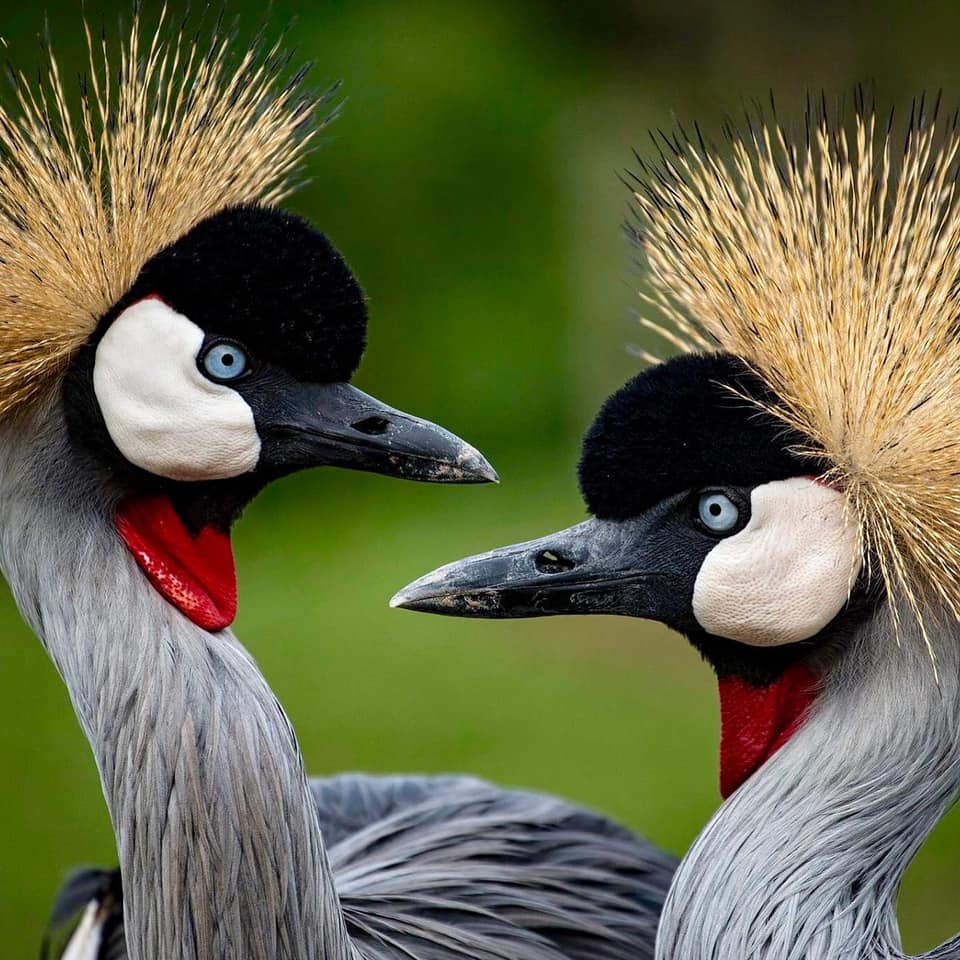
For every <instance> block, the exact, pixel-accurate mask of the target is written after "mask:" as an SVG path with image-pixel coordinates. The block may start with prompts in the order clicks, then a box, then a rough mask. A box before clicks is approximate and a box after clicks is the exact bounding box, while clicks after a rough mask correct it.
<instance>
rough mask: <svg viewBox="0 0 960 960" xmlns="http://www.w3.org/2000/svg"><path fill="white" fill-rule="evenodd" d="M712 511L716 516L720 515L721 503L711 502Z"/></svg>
mask: <svg viewBox="0 0 960 960" xmlns="http://www.w3.org/2000/svg"><path fill="white" fill-rule="evenodd" d="M710 513H712V514H713V516H715V517H719V516H720V504H719V503H711V504H710Z"/></svg>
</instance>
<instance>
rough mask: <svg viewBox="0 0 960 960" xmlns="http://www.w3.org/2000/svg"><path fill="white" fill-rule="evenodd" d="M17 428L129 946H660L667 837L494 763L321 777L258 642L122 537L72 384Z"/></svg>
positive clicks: (43, 584) (1, 542)
mask: <svg viewBox="0 0 960 960" xmlns="http://www.w3.org/2000/svg"><path fill="white" fill-rule="evenodd" d="M0 429H2V431H3V433H2V436H0V443H2V444H3V446H4V450H5V454H6V455H5V457H4V458H3V459H2V462H0V489H2V490H3V493H4V496H3V497H2V498H0V564H2V566H3V570H4V573H5V575H6V576H7V579H8V580H9V582H10V584H11V586H12V589H13V591H14V594H15V597H16V600H17V603H18V605H19V607H20V609H21V611H22V613H23V615H24V617H25V618H26V620H27V621H28V623H29V624H30V625H31V626H32V627H33V629H34V630H35V631H36V632H37V634H38V635H39V636H40V638H41V639H42V641H43V643H44V645H45V647H46V649H47V650H48V652H49V654H50V656H51V658H52V659H53V661H54V663H55V664H56V666H57V669H58V670H59V671H60V673H61V675H62V676H63V678H64V680H65V682H66V684H67V687H68V689H69V691H70V696H71V699H72V701H73V704H74V707H75V709H76V712H77V716H78V718H79V720H80V723H81V725H82V727H83V729H84V731H85V733H86V735H87V737H88V739H89V741H90V744H91V746H92V748H93V752H94V755H95V758H96V761H97V765H98V768H99V771H100V776H101V781H102V784H103V789H104V794H105V797H106V799H107V803H108V807H109V810H110V815H111V819H112V822H113V825H114V830H115V833H116V838H117V847H118V852H119V859H120V865H121V870H122V873H123V880H124V890H123V897H124V911H125V935H126V942H127V944H126V949H127V950H128V951H129V956H130V957H131V958H135V960H146V958H150V960H153V958H163V960H179V958H216V960H226V958H233V957H250V956H255V957H278V958H279V957H282V958H291V960H292V958H304V960H305V958H311V960H314V958H317V957H323V958H325V960H355V958H360V957H362V958H388V957H389V958H400V957H403V958H406V960H411V958H417V960H441V958H456V957H461V958H464V960H466V958H468V957H469V958H473V960H560V958H583V960H586V958H588V957H591V958H611V960H612V958H620V957H622V958H627V957H630V958H636V957H643V956H649V955H651V953H652V944H653V936H654V930H655V927H656V919H657V916H658V915H659V910H660V904H661V902H662V897H663V895H664V893H665V890H666V886H667V883H668V880H669V876H670V874H671V870H672V863H671V861H670V859H669V858H668V857H666V856H665V855H663V854H661V853H659V852H658V851H656V850H655V849H653V848H651V847H649V846H648V845H646V844H645V843H644V842H643V841H641V840H639V839H637V838H635V837H634V836H632V835H631V834H629V833H628V832H626V831H623V830H621V829H619V828H617V827H615V826H613V825H612V824H610V823H609V822H608V821H605V820H604V819H603V818H601V817H599V816H595V815H593V814H590V813H588V812H585V811H582V810H578V809H576V808H574V807H571V806H569V805H567V804H564V803H561V802H559V801H555V800H552V799H550V798H546V797H541V796H538V795H535V794H525V793H515V792H510V791H502V790H498V789H497V788H494V787H491V786H488V785H486V784H483V783H480V782H477V781H471V780H463V779H452V780H449V779H445V780H439V781H437V780H390V779H388V780H376V779H367V778H354V779H343V780H336V781H332V782H320V783H318V784H314V786H313V787H312V789H311V785H310V784H309V782H308V780H307V778H306V776H305V774H304V771H303V765H302V758H301V755H300V752H299V748H298V745H297V742H296V738H295V736H294V733H293V731H292V729H291V727H290V725H289V722H288V720H287V718H286V716H285V715H284V713H283V711H282V709H281V707H280V706H279V704H278V703H277V702H276V699H275V697H274V695H273V694H272V692H271V691H270V689H269V686H268V685H267V683H266V681H265V680H264V678H263V677H262V675H261V674H260V672H259V671H258V669H257V667H256V665H255V663H254V662H253V660H252V659H251V657H250V656H249V655H248V654H247V652H246V651H245V650H244V649H243V647H242V646H240V644H239V643H238V642H237V640H236V639H235V637H234V636H233V634H232V633H231V632H230V631H229V630H223V631H220V632H218V633H209V632H207V631H205V630H203V629H200V628H199V627H196V626H195V625H194V624H192V623H191V622H190V621H189V620H187V619H186V618H185V617H184V616H183V615H182V614H180V613H179V612H178V611H177V610H176V609H174V608H173V607H172V606H171V605H170V604H169V603H167V602H166V601H165V600H164V599H163V597H162V596H161V595H160V594H159V593H158V592H157V591H155V590H154V589H152V588H151V587H150V586H149V584H148V583H147V581H146V579H145V578H144V577H143V574H142V573H141V571H140V570H139V568H138V567H137V564H136V562H135V561H134V559H133V557H132V556H131V555H130V553H129V552H128V551H127V550H126V549H125V548H124V546H123V545H122V543H121V542H120V540H119V538H118V536H117V534H116V532H115V530H114V528H113V526H112V522H111V517H112V512H113V509H114V507H115V499H116V496H117V495H118V493H117V491H115V490H113V489H112V487H111V478H110V475H109V473H107V472H105V471H103V470H102V468H100V467H99V466H98V465H97V464H96V463H95V462H94V461H92V460H90V459H88V458H86V457H84V456H83V455H81V454H78V453H77V451H76V450H75V448H74V447H72V446H71V445H70V444H69V443H68V442H67V439H66V433H65V430H64V425H63V422H62V412H61V408H60V406H59V404H58V403H56V402H50V403H47V404H44V405H42V406H41V407H38V408H37V409H35V410H34V411H32V412H31V414H30V415H29V419H28V418H27V416H26V415H24V416H22V417H19V418H16V419H14V420H11V421H9V422H8V423H7V424H5V425H4V426H3V427H2V428H0ZM318 805H319V808H321V810H322V811H323V812H318ZM360 811H365V812H360ZM345 813H346V814H347V817H346V818H345V817H344V814H345ZM349 818H352V820H350V819H349ZM325 820H326V822H327V826H328V829H329V830H330V831H331V833H332V834H333V835H334V836H335V837H336V839H337V842H336V843H335V844H333V845H332V846H331V848H330V849H329V851H328V850H326V849H325V848H324V845H323V841H322V839H321V823H322V822H324V821H325ZM368 821H369V822H368ZM121 955H122V954H121Z"/></svg>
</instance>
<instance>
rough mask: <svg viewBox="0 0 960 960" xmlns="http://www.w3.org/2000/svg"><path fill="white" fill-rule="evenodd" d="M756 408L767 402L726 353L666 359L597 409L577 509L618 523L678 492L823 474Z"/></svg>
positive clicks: (821, 466) (763, 390)
mask: <svg viewBox="0 0 960 960" xmlns="http://www.w3.org/2000/svg"><path fill="white" fill-rule="evenodd" d="M745 397H746V398H749V399H744V398H745ZM757 400H759V401H761V402H766V403H770V402H773V401H775V397H773V395H772V394H771V393H770V391H769V389H768V388H767V387H766V386H765V385H764V384H763V383H762V382H761V381H760V380H759V379H758V378H757V377H756V376H755V375H754V374H752V373H751V372H750V371H749V370H748V369H747V368H746V367H745V365H744V363H743V361H741V360H740V359H738V358H737V357H734V356H732V355H730V354H723V353H718V354H696V355H687V356H681V357H675V358H674V359H672V360H668V361H666V362H665V363H661V364H658V365H657V366H655V367H651V368H650V369H649V370H645V371H644V372H643V373H641V374H639V375H638V376H636V377H634V378H633V379H632V380H629V381H628V382H627V383H626V384H625V385H624V386H623V387H621V388H620V389H619V390H618V391H617V392H616V393H614V394H613V395H612V396H611V397H610V398H609V399H608V400H607V401H606V403H604V405H603V407H602V408H601V410H600V413H599V414H598V415H597V417H596V419H595V420H594V422H593V425H592V426H591V427H590V429H589V431H588V432H587V436H586V439H585V440H584V443H583V454H582V456H581V460H580V489H581V492H582V493H583V498H584V500H585V501H586V504H587V508H588V509H589V510H590V512H591V513H592V514H593V515H594V516H597V517H604V518H609V519H623V518H626V517H633V516H637V515H638V514H640V513H643V511H644V510H647V509H649V508H650V507H651V506H653V505H654V504H655V503H657V502H658V501H660V500H662V499H664V498H665V497H668V496H672V495H674V494H677V493H681V492H683V491H685V490H694V489H698V488H701V487H708V486H710V485H711V484H729V485H734V486H755V485H757V484H760V483H768V482H770V481H773V480H785V479H787V478H788V477H795V476H804V475H807V474H819V473H822V472H824V471H825V470H826V469H828V467H829V465H828V464H826V463H824V462H823V461H821V460H816V459H811V458H809V457H803V456H799V455H798V454H797V453H795V452H794V450H795V448H797V447H803V446H806V445H807V442H806V440H805V438H804V437H803V436H802V435H801V434H799V433H797V432H796V431H794V430H791V429H789V428H787V427H786V426H785V425H784V424H783V423H782V422H781V421H780V420H778V419H777V418H776V417H773V416H771V415H770V414H768V413H764V412H763V411H762V410H760V409H759V408H758V407H757V406H756V404H755V403H754V402H753V401H757Z"/></svg>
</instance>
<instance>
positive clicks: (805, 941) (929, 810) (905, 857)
mask: <svg viewBox="0 0 960 960" xmlns="http://www.w3.org/2000/svg"><path fill="white" fill-rule="evenodd" d="M916 632H917V631H916V628H915V627H912V626H911V625H910V622H909V618H906V619H905V623H904V627H903V628H902V635H901V643H900V645H899V646H898V644H897V641H896V639H895V637H894V632H893V628H892V625H891V623H890V618H889V614H888V612H887V611H886V610H882V611H878V612H877V613H876V614H875V615H874V617H873V618H872V619H871V620H870V621H869V622H868V623H866V624H864V625H863V627H862V628H861V630H860V632H859V635H858V636H856V637H855V638H854V639H853V641H852V642H851V643H849V644H848V645H847V646H846V647H845V649H844V651H843V652H842V654H841V655H840V660H839V662H838V663H836V664H834V666H833V667H832V668H831V669H830V671H829V674H828V676H826V678H825V681H824V683H825V688H824V690H823V692H822V693H821V694H820V695H819V697H818V699H817V701H816V702H815V704H814V707H813V710H812V713H811V715H810V717H809V719H807V721H806V722H805V724H804V725H803V726H802V727H801V728H800V730H799V731H798V732H797V733H795V734H794V735H793V737H792V738H791V739H790V741H789V742H788V743H787V744H786V745H785V746H784V747H783V748H782V749H781V750H780V751H779V752H778V753H777V754H775V755H774V757H772V758H771V759H770V760H769V761H767V763H766V764H764V766H763V767H762V768H761V769H760V770H759V771H758V772H757V773H756V774H754V775H753V777H751V778H750V780H748V781H747V782H746V783H745V784H744V785H743V786H742V787H741V788H740V789H739V790H738V791H737V792H736V793H735V794H733V796H731V797H730V799H728V800H727V802H726V803H724V804H723V806H722V807H721V808H720V809H719V811H718V812H717V813H716V814H715V815H714V817H713V819H712V820H711V821H710V823H709V824H708V825H707V827H706V828H705V829H704V831H703V832H702V833H701V834H700V836H699V837H698V838H697V840H696V841H695V842H694V844H693V846H692V847H691V849H690V851H689V853H688V854H687V856H686V857H685V858H684V860H683V862H682V864H681V865H680V868H679V870H678V871H677V874H676V876H675V879H674V882H673V885H672V888H671V890H670V894H669V897H668V900H667V903H666V905H665V907H664V912H663V917H662V919H661V924H660V930H659V934H658V941H657V958H658V960H701V958H702V960H706V958H710V960H759V958H763V960H814V958H817V960H835V958H837V960H839V958H843V960H863V958H885V960H887V958H900V957H902V956H903V953H902V950H901V946H900V936H899V930H898V926H897V918H896V898H897V894H898V891H899V886H900V881H901V879H902V877H903V873H904V871H905V870H906V867H907V865H908V864H909V862H910V860H911V859H912V858H913V856H914V854H915V853H916V852H917V850H918V849H919V848H920V846H921V845H922V843H923V841H924V839H925V838H926V837H927V835H928V834H929V833H930V831H931V830H932V829H933V828H934V826H935V825H936V824H937V821H938V820H939V819H940V818H941V817H942V816H943V814H944V812H945V811H946V810H947V809H948V807H949V806H950V805H951V803H952V802H953V801H954V799H955V798H956V795H957V792H958V787H960V691H958V681H960V636H958V631H957V628H956V626H953V627H952V628H949V629H945V628H942V627H941V628H936V627H933V628H931V633H933V643H934V646H935V649H936V654H937V657H938V666H939V686H938V684H937V680H936V678H935V676H934V671H933V668H932V666H931V663H930V660H929V658H928V656H927V653H926V651H925V648H924V644H923V640H922V638H921V637H920V636H918V635H915V634H916ZM928 956H929V957H943V958H946V957H960V946H958V944H957V942H956V941H953V942H951V944H949V945H945V946H944V947H942V948H940V949H939V950H937V951H935V952H934V953H933V954H930V955H928Z"/></svg>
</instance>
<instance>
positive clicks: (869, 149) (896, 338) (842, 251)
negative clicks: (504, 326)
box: [634, 104, 960, 625]
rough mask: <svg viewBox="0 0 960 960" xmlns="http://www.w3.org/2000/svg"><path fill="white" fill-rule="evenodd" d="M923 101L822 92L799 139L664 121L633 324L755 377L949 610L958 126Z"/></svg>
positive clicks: (924, 595) (957, 334) (897, 569)
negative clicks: (863, 101)
mask: <svg viewBox="0 0 960 960" xmlns="http://www.w3.org/2000/svg"><path fill="white" fill-rule="evenodd" d="M936 114H937V111H936V109H934V111H933V115H932V116H930V117H924V116H923V108H922V104H921V105H920V106H919V107H918V108H917V109H915V110H914V112H913V113H912V115H911V118H910V122H909V124H908V129H907V130H906V131H905V133H904V134H903V135H902V137H901V135H900V134H895V133H894V132H893V129H892V125H891V124H890V123H887V124H883V123H878V121H877V119H876V116H875V114H874V112H873V110H872V109H865V108H864V107H863V106H862V105H858V108H857V110H856V114H855V116H854V117H853V118H852V121H851V122H850V124H849V128H850V129H849V130H848V128H847V125H844V124H843V123H842V122H841V121H839V120H833V121H831V120H829V119H828V115H827V111H826V110H825V109H822V108H821V109H820V110H819V111H817V115H815V116H814V115H813V113H812V112H811V111H808V120H807V124H806V127H805V131H804V133H803V135H802V136H801V137H800V138H799V141H795V140H792V139H791V137H790V136H789V135H788V134H787V132H785V130H784V129H783V128H782V127H781V125H780V124H779V123H778V122H777V121H776V120H775V119H774V120H772V121H767V120H765V119H764V118H763V117H759V118H756V117H755V118H753V119H752V120H751V121H750V122H749V123H748V127H747V130H746V132H745V133H737V132H734V131H731V132H730V138H729V139H730V147H731V149H730V151H729V154H728V156H726V157H724V156H723V155H722V153H721V152H720V151H715V150H714V149H712V148H710V147H708V146H706V144H705V143H704V141H703V138H702V137H701V136H700V134H699V131H698V132H697V136H696V138H695V139H692V140H691V139H690V138H686V137H683V136H679V137H675V138H665V139H664V141H663V149H662V151H661V157H660V162H659V163H658V164H656V165H654V166H646V167H644V169H643V170H642V171H641V174H640V175H639V176H638V177H637V178H636V184H635V187H636V189H635V194H634V195H635V199H636V204H637V208H638V209H637V212H638V215H639V219H640V224H641V226H640V231H639V233H640V242H641V245H642V248H643V250H644V252H645V258H646V261H647V264H648V266H649V289H648V291H647V292H645V293H644V298H645V300H646V302H647V304H648V305H649V306H652V307H653V308H654V311H655V313H656V314H659V316H654V317H648V318H646V319H645V320H644V322H645V324H646V325H647V326H650V327H652V328H654V329H655V330H658V331H659V332H660V333H661V334H663V335H664V336H666V337H667V338H668V339H669V340H670V342H671V343H673V344H674V345H675V346H677V347H680V348H681V349H684V350H714V349H718V348H719V349H721V350H724V351H729V352H731V353H734V354H737V355H739V356H740V357H742V358H744V359H745V360H746V361H747V362H748V363H749V364H750V366H751V367H753V369H754V370H755V371H756V372H757V373H758V374H759V375H760V376H761V377H762V378H763V379H764V380H765V381H766V382H767V383H768V384H769V385H770V387H771V388H772V389H773V391H774V393H775V394H776V395H777V397H778V398H779V401H780V402H779V404H778V405H777V408H776V410H775V411H774V412H776V413H777V415H778V416H780V417H781V418H782V419H783V420H784V421H785V422H786V423H788V424H789V425H790V426H792V427H795V428H796V429H797V430H799V431H801V432H802V433H803V434H805V435H806V436H807V437H808V438H809V439H810V446H809V450H807V451H806V452H808V453H809V454H811V455H812V456H815V457H825V458H826V459H828V460H829V461H830V462H831V463H832V464H833V465H834V469H833V476H832V478H831V479H832V481H834V482H835V483H837V484H838V485H840V486H841V487H842V488H843V489H844V490H845V491H846V493H847V497H848V504H849V507H850V508H851V509H852V510H853V511H855V516H856V517H857V519H858V522H859V526H860V531H861V542H862V546H863V549H864V551H865V553H866V555H867V557H868V559H873V558H875V559H876V561H877V562H878V564H879V567H880V569H881V572H882V574H883V577H884V579H885V581H886V583H887V587H888V594H889V596H890V597H891V598H893V597H894V596H904V595H905V596H906V598H907V600H908V602H909V603H910V605H911V607H912V608H913V611H914V613H915V614H916V616H917V617H918V618H919V619H920V621H921V625H922V623H923V616H924V613H925V611H926V610H927V609H928V601H930V600H933V599H937V598H938V599H939V600H940V601H941V602H942V603H943V604H945V605H946V607H947V608H948V609H949V610H950V611H951V612H952V613H953V615H955V616H957V617H960V197H958V183H957V180H958V151H960V135H958V131H957V125H956V118H953V120H951V121H949V122H943V121H940V120H938V119H937V115H936ZM894 610H896V606H894Z"/></svg>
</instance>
